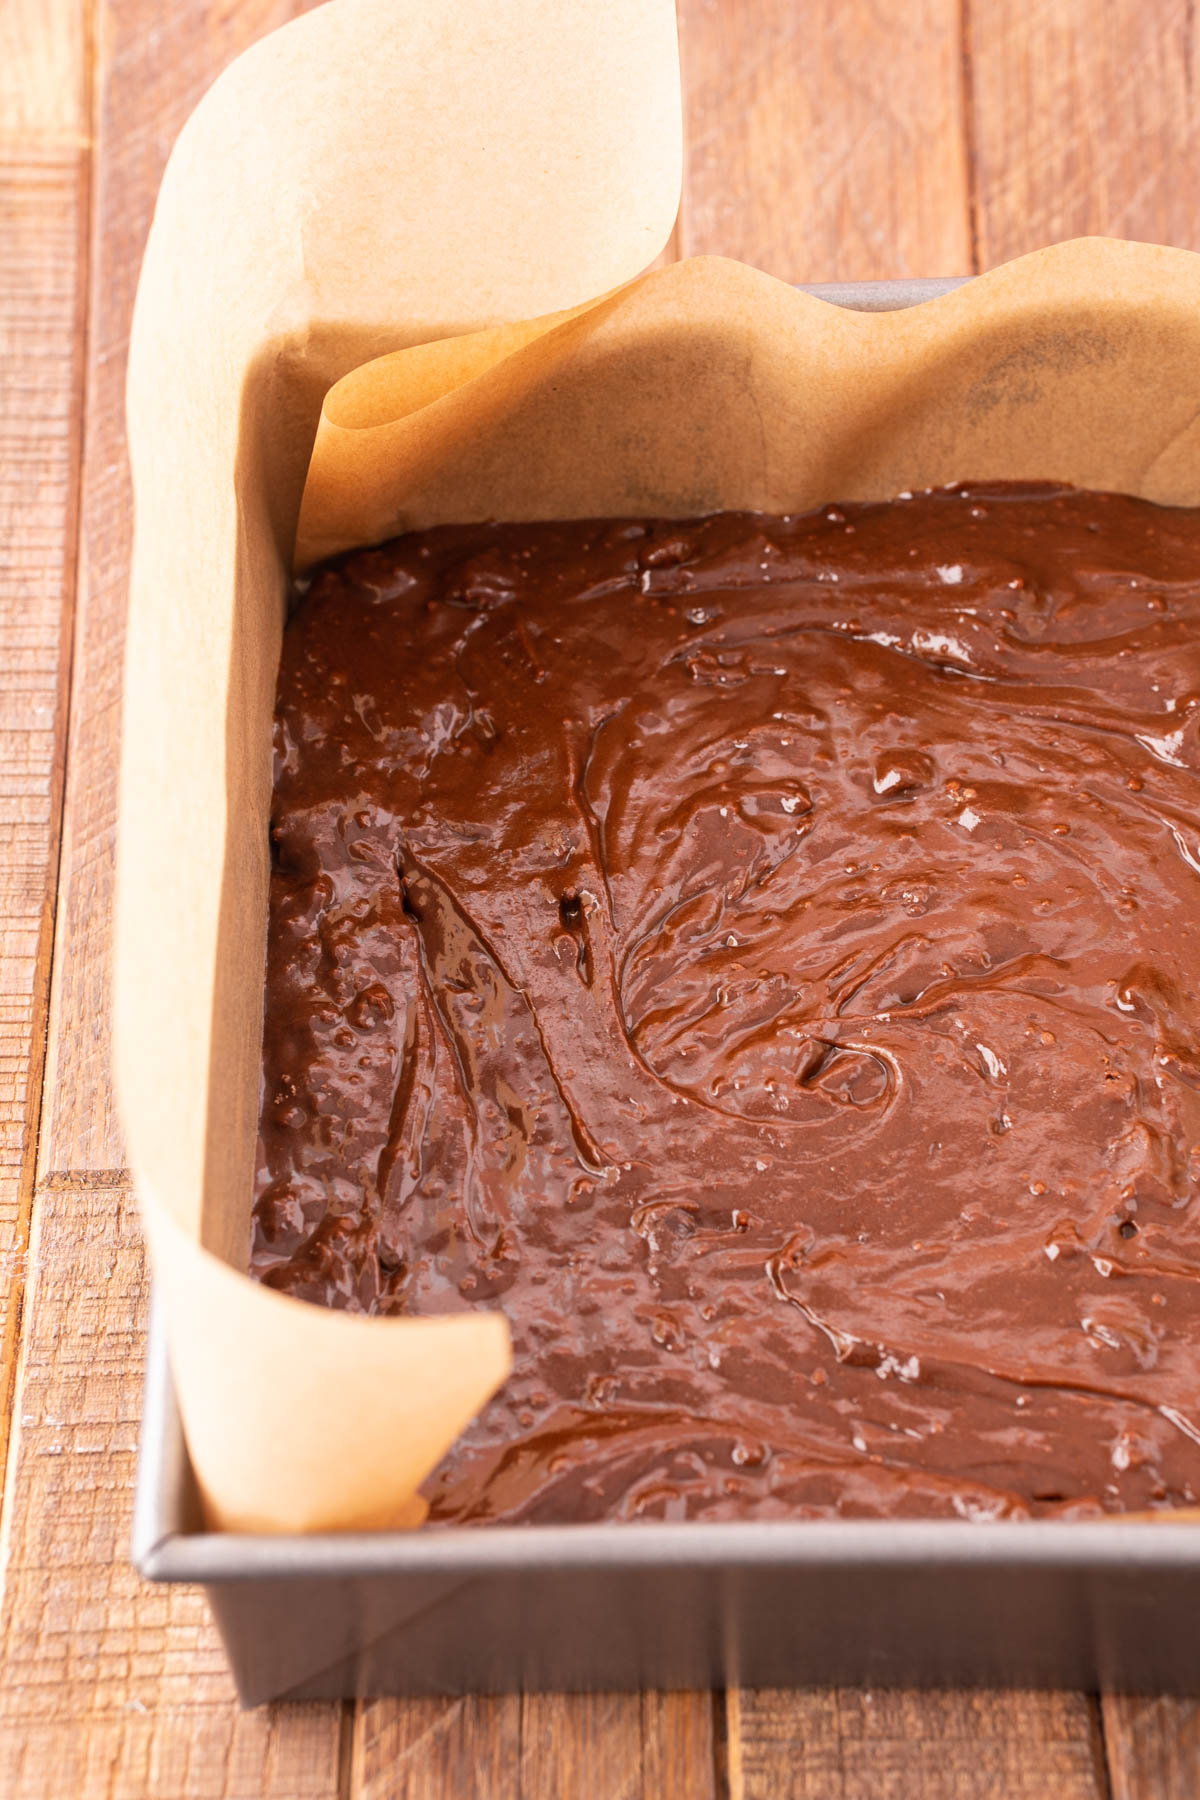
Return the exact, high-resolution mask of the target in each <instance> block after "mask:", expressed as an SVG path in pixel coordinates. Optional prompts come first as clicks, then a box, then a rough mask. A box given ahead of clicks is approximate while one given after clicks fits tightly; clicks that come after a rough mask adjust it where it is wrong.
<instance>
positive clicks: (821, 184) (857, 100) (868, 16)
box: [679, 0, 971, 281]
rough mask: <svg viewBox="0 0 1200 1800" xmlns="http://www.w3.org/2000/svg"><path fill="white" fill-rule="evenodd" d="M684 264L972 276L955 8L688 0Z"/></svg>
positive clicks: (802, 273) (806, 276) (794, 275)
mask: <svg viewBox="0 0 1200 1800" xmlns="http://www.w3.org/2000/svg"><path fill="white" fill-rule="evenodd" d="M679 22H680V45H681V51H682V61H683V76H684V93H685V100H686V107H687V117H688V122H689V130H688V143H687V161H686V176H685V186H684V209H683V218H682V226H681V233H680V236H681V245H682V254H683V255H685V256H696V255H701V254H712V255H721V256H735V257H739V258H741V260H742V261H744V262H750V263H754V264H756V265H757V266H758V267H759V268H761V269H765V270H767V271H768V273H770V274H772V275H778V276H779V277H780V278H781V279H782V280H784V281H851V280H863V281H866V280H874V279H877V278H880V277H886V276H889V275H956V274H968V273H970V270H971V240H970V231H969V228H968V213H967V157H966V143H965V137H964V117H963V86H962V70H961V46H960V18H959V5H958V0H912V3H911V4H909V5H907V6H903V7H886V6H873V5H848V4H846V3H845V0H811V3H810V4H809V5H806V6H797V5H796V4H795V0H679Z"/></svg>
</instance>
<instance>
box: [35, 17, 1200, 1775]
mask: <svg viewBox="0 0 1200 1800" xmlns="http://www.w3.org/2000/svg"><path fill="white" fill-rule="evenodd" d="M436 3H437V0H431V4H436ZM498 3H502V0H498ZM594 3H595V4H603V0H594ZM299 10H301V5H300V4H295V3H292V0H0V1453H3V1452H4V1451H5V1450H6V1451H7V1457H6V1461H5V1457H4V1455H3V1454H0V1471H3V1484H4V1485H3V1514H2V1527H0V1558H2V1564H3V1574H4V1583H5V1587H4V1599H3V1613H2V1616H0V1794H2V1795H3V1796H4V1797H5V1800H75V1797H76V1796H86V1797H87V1800H91V1797H92V1796H122V1797H125V1796H128V1797H130V1800H134V1797H136V1800H141V1797H142V1796H154V1797H155V1800H176V1797H179V1800H183V1797H184V1796H187V1797H189V1800H190V1797H192V1796H195V1797H197V1800H199V1797H202V1796H212V1797H214V1800H218V1797H219V1800H232V1797H235V1796H236V1797H238V1800H254V1797H262V1796H272V1797H277V1800H334V1797H339V1800H341V1797H346V1796H354V1797H356V1800H393V1797H400V1796H403V1797H405V1800H417V1797H418V1796H422V1797H425V1800H435V1797H437V1800H442V1797H449V1796H455V1797H458V1796H462V1797H473V1796H479V1797H480V1800H518V1797H523V1800H570V1797H572V1796H575V1795H586V1796H588V1800H633V1797H635V1796H645V1797H646V1800H720V1797H722V1796H731V1797H732V1800H738V1797H740V1796H745V1797H746V1800H801V1797H802V1796H803V1797H804V1800H851V1797H856V1796H863V1797H866V1796H870V1797H872V1800H874V1797H877V1796H880V1797H882V1796H896V1797H897V1800H910V1797H920V1800H941V1797H942V1796H946V1797H947V1800H948V1797H950V1796H954V1797H956V1800H983V1796H1004V1797H1006V1800H1007V1797H1009V1796H1021V1797H1024V1796H1028V1797H1029V1800H1101V1797H1105V1796H1109V1795H1111V1796H1113V1797H1114V1800H1150V1797H1151V1796H1153V1797H1154V1800H1169V1797H1175V1796H1178V1797H1179V1800H1193V1797H1194V1796H1195V1795H1196V1794H1197V1793H1200V1713H1198V1711H1197V1706H1196V1703H1195V1702H1190V1701H1185V1702H1178V1701H1170V1700H1155V1699H1149V1700H1147V1699H1140V1700H1134V1699H1127V1698H1121V1697H1119V1696H1115V1695H1107V1694H1106V1695H1102V1696H1099V1697H1096V1696H1091V1695H1087V1694H1073V1693H1068V1694H1024V1693H1020V1694H995V1693H976V1694H970V1695H963V1694H924V1695H920V1694H916V1693H883V1692H851V1691H844V1690H843V1691H830V1692H816V1691H813V1692H795V1693H792V1692H750V1691H739V1690H733V1691H730V1692H729V1693H727V1694H724V1695H709V1694H682V1695H673V1696H666V1697H664V1696H661V1695H657V1694H643V1695H640V1696H638V1695H632V1696H630V1695H623V1696H621V1695H618V1696H598V1697H589V1698H562V1697H553V1696H549V1697H548V1696H539V1697H532V1698H524V1699H522V1698H518V1697H513V1698H505V1699H492V1700H471V1699H467V1700H455V1701H446V1702H421V1703H417V1704H414V1703H407V1702H403V1701H390V1700H385V1701H370V1702H365V1703H362V1704H360V1705H357V1706H355V1705H351V1704H346V1705H302V1706H301V1705H292V1706H278V1707H272V1708H265V1709H262V1710H260V1711H258V1712H254V1713H250V1714H244V1713H241V1712H239V1710H238V1708H237V1706H236V1704H235V1702H234V1697H233V1690H232V1687H231V1684H230V1681H229V1677H228V1675H227V1673H226V1671H225V1668H224V1665H223V1661H222V1657H221V1651H220V1648H219V1646H218V1643H217V1639H216V1635H215V1633H214V1631H213V1628H212V1626H211V1624H210V1623H209V1620H208V1617H207V1615H206V1612H205V1608H204V1605H203V1602H202V1600H201V1599H200V1597H199V1595H198V1594H195V1593H190V1592H170V1593H166V1592H163V1591H162V1590H160V1589H155V1588H151V1587H149V1586H146V1585H144V1584H143V1583H141V1582H140V1581H139V1580H138V1579H137V1577H136V1576H135V1575H134V1574H133V1572H132V1571H131V1569H130V1567H129V1564H128V1560H127V1554H126V1546H127V1540H128V1532H129V1506H130V1491H131V1487H132V1483H133V1475H134V1456H135V1439H136V1433H137V1422H138V1409H139V1392H140V1385H141V1361H142V1347H143V1346H142V1330H143V1319H144V1315H145V1301H146V1273H145V1265H144V1261H143V1255H142V1247H141V1241H140V1238H139V1233H138V1225H137V1217H136V1209H135V1206H134V1202H133V1198H132V1196H131V1193H130V1188H129V1180H128V1176H127V1173H126V1171H125V1168H124V1167H123V1163H124V1153H123V1149H122V1143H121V1134H120V1131H119V1129H118V1126H117V1123H116V1119H115V1117H114V1114H113V1105H112V1092H111V1087H110V1082H109V1072H108V1026H107V1019H108V1009H109V915H110V908H111V898H112V851H113V828H114V817H115V805H114V797H115V790H114V773H115V767H116V754H117V733H118V696H119V688H120V678H121V638H122V622H123V617H124V608H125V584H126V573H127V566H128V554H129V523H130V521H129V490H128V482H127V477H126V470H125V459H124V439H123V431H124V424H123V397H122V391H123V380H124V356H125V346H126V337H127V332H128V324H129V314H130V306H131V303H132V299H133V292H134V284H135V281H136V278H137V268H138V261H139V257H140V253H141V247H142V242H143V239H144V237H145V234H146V229H147V226H148V223H149V219H150V212H151V207H152V204H153V199H154V194H155V190H156V188H157V185H158V180H159V176H160V173H161V170H162V166H163V162H164V160H165V158H166V155H167V151H168V149H169V148H170V145H171V142H172V140H173V139H174V137H175V134H176V132H177V131H178V129H179V127H180V125H181V124H182V123H183V121H184V119H185V118H186V116H187V114H188V112H189V111H190V110H191V108H192V107H193V105H194V104H195V102H196V101H197V100H198V99H199V97H200V95H201V94H202V92H203V91H204V89H205V88H206V87H207V86H208V84H209V82H210V81H211V80H212V79H213V77H214V76H215V75H216V73H217V72H218V70H219V69H220V68H221V67H222V66H223V65H224V64H225V63H226V62H227V61H228V60H229V59H230V58H231V57H232V56H234V55H235V54H236V53H237V52H238V51H239V50H241V49H242V48H244V47H245V46H246V45H247V44H249V43H250V42H251V41H252V40H253V39H254V38H256V37H258V36H260V35H261V33H263V32H264V31H267V30H269V29H270V28H271V27H272V26H274V25H277V24H279V23H281V22H282V21H283V20H284V19H286V18H287V17H289V16H290V14H291V13H293V12H295V11H299ZM680 24H681V32H682V44H683V61H684V72H685V81H686V96H687V116H688V155H687V177H686V187H685V195H684V205H683V211H682V214H681V218H680V222H679V226H678V228H677V230H676V233H675V237H674V240H673V243H672V250H671V253H672V254H678V255H691V254H694V253H696V252H699V251H720V252H723V253H725V254H727V255H731V256H737V257H742V258H744V259H745V260H747V261H749V262H752V263H757V264H758V265H760V266H761V267H762V268H765V269H768V270H770V271H771V272H772V273H773V274H776V275H779V276H782V277H784V278H785V279H786V280H789V281H818V280H838V279H853V278H856V277H872V276H885V275H909V274H920V275H934V274H955V273H966V272H969V271H972V270H979V269H985V268H988V267H989V266H990V265H992V264H994V263H997V262H1001V261H1003V260H1004V259H1006V258H1008V257H1011V256H1014V255H1016V254H1018V253H1019V252H1021V251H1024V250H1028V249H1031V248H1033V247H1034V246H1036V245H1039V244H1044V243H1047V242H1049V241H1051V240H1053V239H1056V238H1062V237H1070V236H1074V235H1077V234H1079V233H1082V232H1107V233H1112V234H1116V235H1119V236H1128V237H1137V238H1151V239H1155V240H1158V241H1160V242H1165V243H1173V244H1180V245H1187V246H1192V247H1200V102H1198V101H1197V98H1196V93H1195V88H1194V76H1195V70H1196V65H1197V60H1198V58H1200V27H1198V26H1197V23H1196V15H1195V12H1194V7H1193V0H908V4H907V5H905V6H901V5H899V4H897V3H895V0H893V3H891V4H888V3H886V0H806V3H804V4H801V3H800V0H680ZM169 603H170V597H169V596H164V604H169Z"/></svg>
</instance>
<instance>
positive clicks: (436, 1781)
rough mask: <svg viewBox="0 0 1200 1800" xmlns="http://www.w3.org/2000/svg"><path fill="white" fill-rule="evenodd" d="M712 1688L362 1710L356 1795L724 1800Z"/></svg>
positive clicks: (420, 1799)
mask: <svg viewBox="0 0 1200 1800" xmlns="http://www.w3.org/2000/svg"><path fill="white" fill-rule="evenodd" d="M722 1761H723V1759H722V1758H720V1757H719V1756H718V1754H717V1751H716V1749H715V1748H714V1733H713V1704H712V1696H711V1695H709V1694H690V1693H678V1694H657V1693H644V1694H526V1695H524V1696H520V1695H505V1696H501V1697H499V1698H495V1697H492V1698H475V1697H470V1696H468V1697H467V1698H464V1699H455V1700H388V1699H383V1700H372V1701H366V1702H363V1703H362V1704H361V1705H360V1707H359V1713H358V1721H357V1728H356V1733H355V1745H354V1758H353V1765H352V1766H353V1772H354V1782H353V1788H352V1792H353V1793H354V1795H355V1796H356V1800H442V1797H443V1796H445V1795H451V1794H454V1795H457V1794H464V1795H465V1794H478V1795H480V1796H486V1800H558V1797H559V1796H563V1797H564V1800H566V1797H568V1796H571V1797H573V1796H575V1795H584V1794H594V1795H595V1796H596V1800H720V1796H721V1794H722V1792H723V1769H720V1774H719V1768H720V1764H721V1762H722Z"/></svg>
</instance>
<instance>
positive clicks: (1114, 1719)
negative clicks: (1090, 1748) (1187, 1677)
mask: <svg viewBox="0 0 1200 1800" xmlns="http://www.w3.org/2000/svg"><path fill="white" fill-rule="evenodd" d="M1103 1718H1104V1743H1105V1748H1106V1751H1107V1753H1108V1774H1109V1782H1110V1785H1111V1790H1112V1800H1195V1796H1196V1795H1197V1794H1200V1701H1196V1700H1172V1699H1169V1698H1162V1697H1158V1698H1150V1699H1146V1698H1137V1697H1132V1696H1129V1697H1127V1696H1122V1695H1114V1694H1108V1695H1106V1696H1105V1698H1104V1701H1103Z"/></svg>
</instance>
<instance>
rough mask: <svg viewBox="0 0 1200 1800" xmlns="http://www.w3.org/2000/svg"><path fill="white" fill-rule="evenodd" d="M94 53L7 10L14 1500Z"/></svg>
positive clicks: (3, 1046) (5, 1263) (39, 18)
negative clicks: (16, 1390)
mask: <svg viewBox="0 0 1200 1800" xmlns="http://www.w3.org/2000/svg"><path fill="white" fill-rule="evenodd" d="M86 62H87V52H86V41H85V33H84V30H83V21H82V14H81V13H80V11H79V9H78V7H77V6H76V5H75V4H74V0H55V4H53V5H47V4H45V0H9V4H8V5H6V7H5V8H4V9H3V10H0V544H2V545H3V550H2V552H0V1482H2V1481H3V1474H2V1471H3V1469H4V1464H5V1456H6V1450H7V1443H8V1425H9V1416H10V1412H11V1404H12V1392H13V1382H14V1379H15V1372H16V1361H17V1339H18V1330H19V1324H20V1318H21V1305H22V1296H23V1290H24V1281H25V1256H26V1249H27V1245H28V1236H29V1212H30V1203H31V1197H32V1187H33V1167H34V1146H35V1141H36V1126H37V1118H38V1111H39V1106H40V1078H41V1072H42V1061H43V1045H44V1041H45V1014H46V998H47V990H48V986H49V977H50V951H51V942H52V931H53V921H54V886H55V878H56V869H57V859H58V832H59V817H60V810H61V800H62V769H63V750H64V743H65V724H66V694H67V674H68V660H69V648H70V613H71V605H72V601H73V595H74V569H75V551H76V536H77V501H78V494H79V452H80V442H81V433H82V388H83V383H82V346H83V331H82V324H83V311H82V299H83V295H84V292H85V287H86V237H85V234H86V221H87V200H88V168H89V161H88V148H87V130H88V115H87V97H86Z"/></svg>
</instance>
